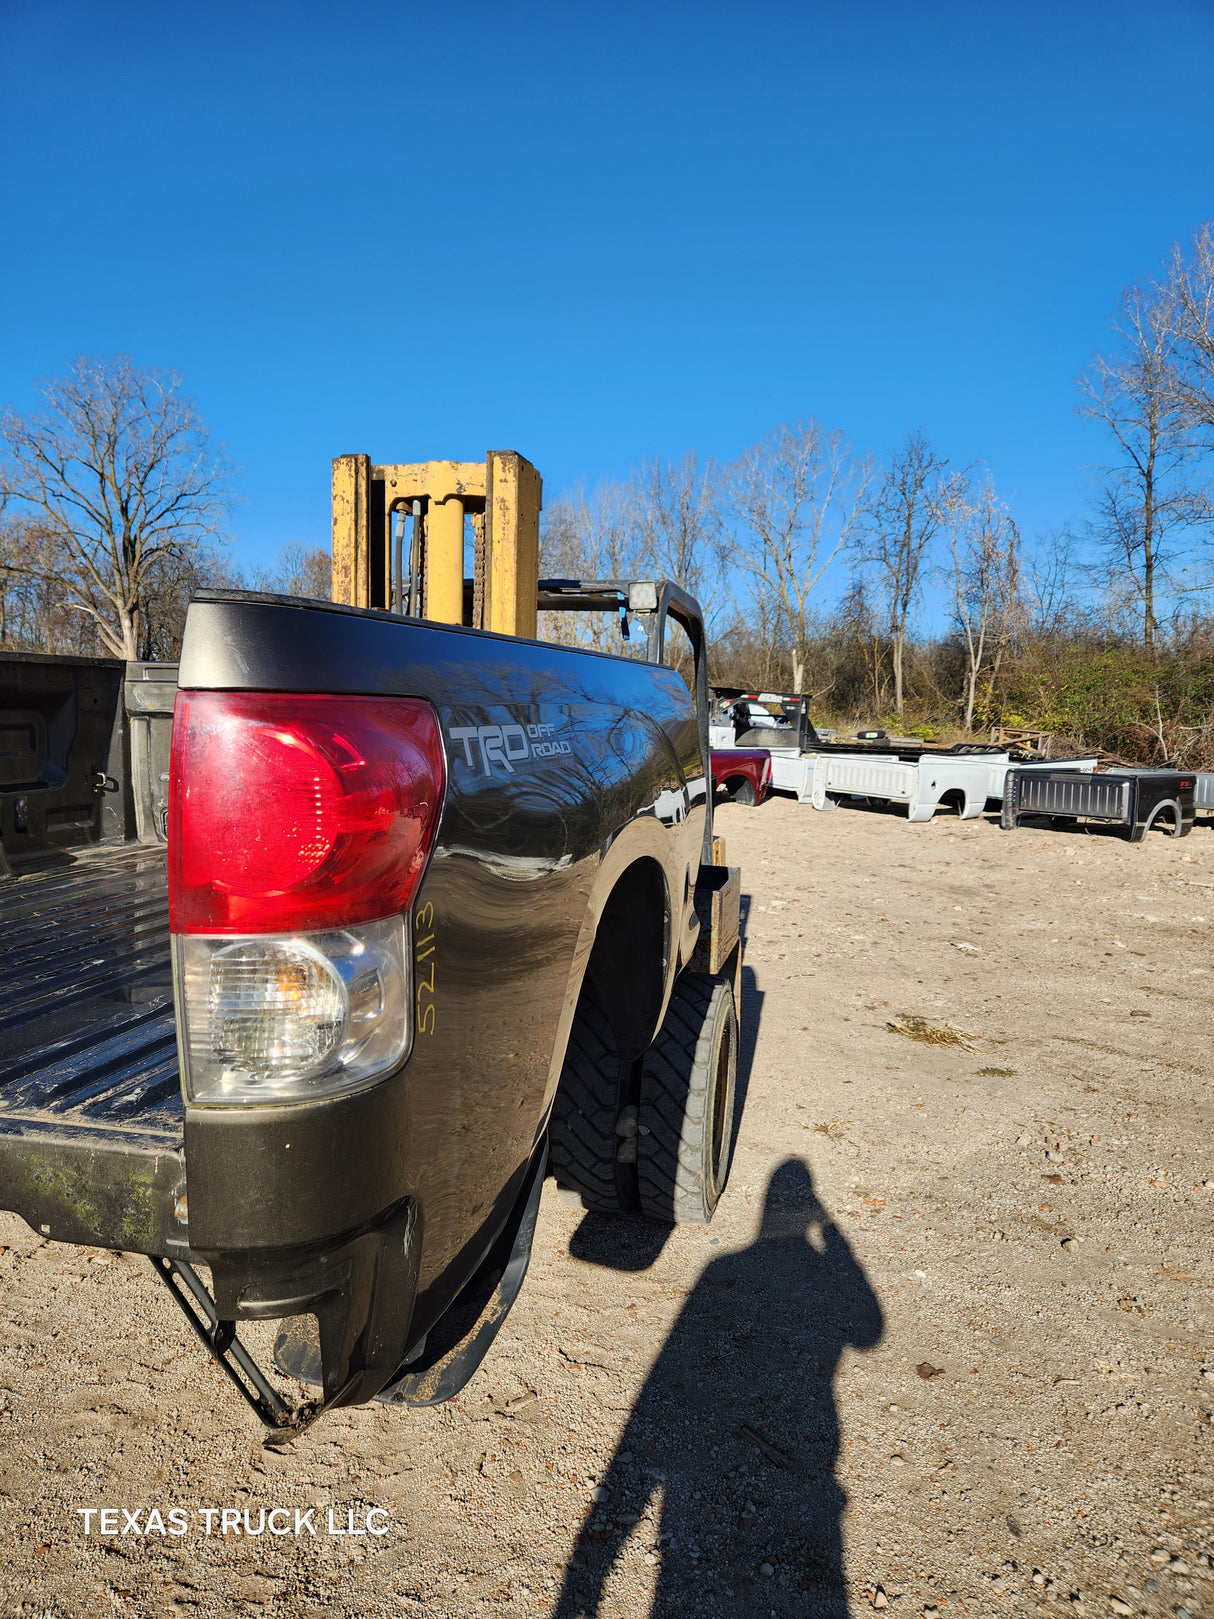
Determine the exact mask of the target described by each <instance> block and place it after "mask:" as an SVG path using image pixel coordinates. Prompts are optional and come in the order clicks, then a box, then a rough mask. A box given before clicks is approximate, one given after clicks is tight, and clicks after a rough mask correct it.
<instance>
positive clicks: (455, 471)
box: [333, 450, 543, 639]
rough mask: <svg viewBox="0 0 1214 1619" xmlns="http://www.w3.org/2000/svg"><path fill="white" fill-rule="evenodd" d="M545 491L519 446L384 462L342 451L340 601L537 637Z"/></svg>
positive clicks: (338, 480)
mask: <svg viewBox="0 0 1214 1619" xmlns="http://www.w3.org/2000/svg"><path fill="white" fill-rule="evenodd" d="M542 493H543V484H542V482H541V479H540V475H539V473H538V472H537V471H536V469H535V468H534V467H533V466H532V465H531V463H530V461H527V460H525V459H524V457H523V456H521V455H519V454H517V453H516V452H515V451H514V450H490V451H489V453H488V455H487V456H486V457H485V459H484V461H483V462H482V461H420V462H416V463H413V464H410V465H405V466H382V467H377V466H373V465H372V463H371V458H370V456H367V455H339V456H337V457H336V458H335V459H334V462H333V600H334V601H335V602H344V603H346V604H348V605H349V606H352V607H378V608H382V609H384V610H386V611H388V612H396V613H407V614H409V615H410V616H411V617H414V618H428V619H433V620H436V621H437V622H439V623H442V624H466V625H470V626H471V627H472V628H474V629H480V630H497V631H498V632H500V633H501V634H504V635H522V636H526V637H528V638H530V639H534V637H535V632H536V593H537V587H538V583H539V521H540V505H541V499H542ZM466 521H468V522H469V523H470V526H471V530H472V532H471V559H470V560H471V564H472V566H471V572H470V574H466V573H465V566H464V556H465V537H464V530H465V522H466Z"/></svg>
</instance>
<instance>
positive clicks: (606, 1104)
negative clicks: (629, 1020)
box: [548, 991, 637, 1214]
mask: <svg viewBox="0 0 1214 1619" xmlns="http://www.w3.org/2000/svg"><path fill="white" fill-rule="evenodd" d="M632 1070H633V1064H632V1063H631V1062H630V1061H629V1060H628V1058H626V1057H623V1056H621V1055H620V1052H619V1050H618V1048H617V1045H616V1041H615V1036H614V1034H613V1032H612V1028H611V1024H610V1022H609V1021H608V1019H607V1017H606V1016H605V1015H604V1013H603V1011H602V1009H601V1008H600V1007H599V1005H598V1004H597V1002H596V1001H595V1000H594V999H593V998H592V997H591V995H590V994H589V992H588V991H583V993H582V998H581V1000H580V1001H579V1002H578V1008H577V1011H576V1012H575V1013H574V1017H573V1027H572V1028H571V1029H570V1031H569V1044H568V1046H567V1047H566V1049H565V1064H564V1067H563V1068H562V1069H561V1080H560V1084H559V1085H558V1086H557V1090H556V1098H555V1100H554V1101H553V1104H552V1117H551V1119H550V1120H549V1124H548V1165H549V1168H550V1170H551V1172H552V1174H553V1175H554V1176H555V1177H556V1184H557V1187H558V1189H559V1190H560V1191H561V1192H562V1193H564V1194H566V1200H567V1201H570V1202H572V1201H575V1200H576V1201H578V1202H580V1204H581V1206H582V1207H583V1208H584V1209H590V1210H593V1211H594V1212H595V1213H597V1214H628V1213H635V1212H636V1206H637V1204H636V1191H635V1187H636V1166H635V1164H634V1163H621V1162H620V1161H619V1158H618V1154H619V1150H620V1148H621V1145H622V1142H621V1140H620V1138H619V1137H618V1136H617V1133H616V1124H617V1121H618V1120H619V1118H620V1114H621V1111H622V1110H623V1109H624V1108H625V1107H626V1106H627V1103H628V1092H629V1088H630V1085H631V1080H632ZM634 1129H635V1126H634ZM626 1156H627V1155H626Z"/></svg>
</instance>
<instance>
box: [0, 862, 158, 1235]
mask: <svg viewBox="0 0 1214 1619" xmlns="http://www.w3.org/2000/svg"><path fill="white" fill-rule="evenodd" d="M183 1118H184V1112H183V1107H182V1101H181V1091H180V1082H179V1079H178V1071H177V1045H176V1038H175V1032H174V1020H173V995H172V982H171V976H170V961H169V934H168V909H167V893H166V869H165V855H164V850H163V848H162V847H161V848H156V847H140V848H134V849H132V848H129V847H128V848H124V849H119V850H114V851H98V852H97V853H95V854H89V855H86V856H83V857H81V858H79V859H77V860H75V861H74V862H73V863H72V865H71V866H70V867H67V868H61V869H57V870H54V871H48V872H41V873H38V874H36V875H31V876H27V877H21V878H17V879H15V880H12V881H10V882H5V883H3V884H2V885H0V1207H4V1208H8V1209H11V1210H13V1212H15V1213H17V1214H19V1215H21V1216H22V1218H23V1219H25V1220H26V1221H28V1223H29V1224H30V1225H32V1226H33V1227H34V1228H35V1230H41V1231H42V1232H43V1233H44V1234H46V1235H48V1236H51V1237H53V1238H55V1239H57V1240H60V1241H66V1242H80V1243H90V1244H97V1245H99V1246H106V1247H115V1248H125V1249H130V1250H132V1251H138V1252H144V1253H166V1254H174V1255H182V1254H183V1253H184V1252H185V1251H186V1250H187V1249H188V1238H187V1235H186V1228H185V1208H186V1206H185V1197H184V1192H185V1165H184V1155H183V1152H182V1125H183ZM175 1209H176V1214H175V1213H174V1210H175Z"/></svg>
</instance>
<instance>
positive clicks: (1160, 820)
mask: <svg viewBox="0 0 1214 1619" xmlns="http://www.w3.org/2000/svg"><path fill="white" fill-rule="evenodd" d="M1180 824H1181V822H1180V805H1179V804H1177V803H1175V802H1173V801H1172V800H1170V799H1169V800H1167V801H1166V802H1165V803H1162V804H1159V805H1157V806H1156V807H1155V809H1153V810H1152V811H1151V819H1150V820H1149V821H1148V822H1147V831H1148V832H1151V831H1154V830H1155V828H1156V827H1159V828H1160V829H1161V830H1163V831H1170V833H1171V835H1172V836H1173V837H1174V836H1175V835H1176V833H1177V832H1179V831H1180Z"/></svg>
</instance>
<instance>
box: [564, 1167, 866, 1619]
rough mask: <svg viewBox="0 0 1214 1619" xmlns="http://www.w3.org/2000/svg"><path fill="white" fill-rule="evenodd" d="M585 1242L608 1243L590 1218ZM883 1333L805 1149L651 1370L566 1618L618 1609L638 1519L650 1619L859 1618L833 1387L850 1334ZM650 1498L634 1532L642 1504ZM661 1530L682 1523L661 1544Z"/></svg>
mask: <svg viewBox="0 0 1214 1619" xmlns="http://www.w3.org/2000/svg"><path fill="white" fill-rule="evenodd" d="M604 1235H605V1234H604ZM579 1242H580V1243H581V1244H582V1245H583V1246H590V1247H594V1246H597V1242H598V1239H597V1234H596V1233H595V1232H594V1230H593V1229H591V1230H589V1231H588V1230H587V1227H586V1223H585V1222H584V1223H583V1226H582V1227H580V1228H579V1231H578V1234H577V1237H576V1238H575V1244H576V1243H579ZM586 1257H587V1258H590V1257H592V1255H591V1254H590V1253H587V1254H586ZM594 1257H598V1256H597V1255H596V1256H594ZM638 1257H639V1255H638ZM598 1262H600V1263H602V1262H603V1261H602V1259H599V1261H598ZM628 1268H640V1267H639V1266H632V1267H628ZM881 1331H882V1318H881V1309H880V1306H879V1304H878V1302H877V1298H876V1295H875V1294H874V1292H873V1290H872V1288H871V1287H870V1286H869V1284H868V1281H867V1279H866V1278H865V1276H864V1272H863V1271H862V1269H861V1268H860V1266H859V1264H858V1263H857V1261H856V1259H855V1257H854V1255H853V1254H852V1252H851V1249H850V1247H849V1246H848V1243H847V1240H846V1238H845V1237H844V1236H843V1234H842V1232H841V1231H840V1230H839V1229H838V1227H837V1226H836V1225H835V1224H834V1223H833V1222H832V1220H831V1219H830V1217H829V1215H828V1214H827V1213H826V1210H825V1209H824V1208H823V1207H822V1205H821V1204H820V1203H819V1201H818V1198H817V1196H816V1194H815V1192H814V1189H813V1183H812V1181H811V1178H810V1175H809V1171H808V1170H807V1169H806V1167H805V1165H804V1164H802V1163H801V1162H800V1161H799V1160H796V1159H789V1160H788V1161H787V1162H786V1163H784V1164H782V1165H781V1166H780V1168H779V1169H777V1170H776V1172H775V1173H774V1174H773V1176H772V1178H771V1182H770V1184H769V1186H768V1189H767V1196H766V1201H765V1205H764V1210H763V1222H762V1229H761V1230H760V1233H759V1235H758V1237H757V1239H756V1240H755V1242H754V1243H752V1244H751V1246H750V1247H748V1248H746V1249H744V1250H742V1251H741V1252H739V1253H734V1254H724V1255H722V1256H721V1258H719V1259H716V1260H713V1262H712V1263H711V1264H710V1265H709V1266H708V1268H707V1269H706V1270H705V1271H704V1273H703V1275H702V1276H701V1277H700V1279H699V1281H698V1282H697V1284H696V1286H695V1289H694V1291H693V1292H692V1294H691V1296H690V1297H689V1298H688V1300H687V1303H686V1304H685V1306H684V1307H683V1310H682V1311H681V1313H680V1315H679V1318H678V1320H677V1321H676V1322H675V1324H674V1327H673V1328H672V1330H671V1333H670V1336H669V1338H668V1339H667V1341H666V1343H665V1345H664V1346H663V1348H662V1351H661V1354H660V1355H659V1357H658V1359H657V1361H656V1362H655V1364H654V1366H653V1370H652V1371H651V1372H650V1374H649V1376H648V1377H647V1378H646V1380H645V1384H644V1386H643V1388H642V1389H641V1392H640V1394H639V1395H638V1397H637V1402H636V1405H635V1406H634V1408H633V1411H632V1413H631V1415H630V1417H629V1419H628V1423H627V1426H626V1427H625V1430H624V1433H623V1436H622V1438H621V1440H620V1443H619V1446H618V1447H617V1450H616V1454H615V1457H614V1458H613V1460H612V1464H611V1469H610V1472H609V1474H608V1476H607V1477H606V1478H605V1480H604V1483H605V1485H606V1487H607V1488H608V1490H609V1491H610V1497H609V1499H608V1500H607V1501H605V1502H603V1503H602V1504H601V1505H598V1506H592V1507H590V1508H589V1509H588V1511H587V1516H586V1518H585V1520H584V1522H583V1524H582V1527H581V1530H580V1532H579V1535H578V1542H577V1548H576V1551H575V1553H574V1556H573V1560H572V1563H571V1565H570V1567H569V1569H568V1570H567V1572H566V1576H565V1583H564V1587H563V1589H562V1591H561V1595H560V1599H559V1601H558V1604H557V1607H556V1610H555V1612H556V1619H575V1616H583V1615H584V1616H586V1619H591V1616H595V1615H599V1614H600V1613H601V1612H602V1611H603V1607H602V1604H603V1598H604V1591H605V1588H606V1586H607V1584H608V1582H609V1581H611V1579H612V1575H613V1571H614V1570H615V1569H616V1567H617V1564H618V1561H619V1559H620V1555H621V1551H622V1548H623V1546H624V1544H625V1541H626V1537H627V1536H628V1535H630V1534H634V1533H636V1534H640V1535H641V1536H642V1539H643V1544H644V1545H645V1547H646V1549H647V1550H648V1549H650V1548H652V1549H653V1551H654V1552H655V1553H656V1555H657V1557H658V1570H657V1591H656V1595H655V1598H654V1603H653V1606H652V1609H651V1619H668V1616H670V1615H676V1614H683V1613H687V1614H694V1615H697V1616H698V1615H704V1614H712V1613H720V1614H723V1615H739V1616H741V1615H747V1614H751V1613H756V1614H757V1613H761V1614H763V1615H767V1614H769V1613H771V1612H773V1611H774V1612H775V1613H776V1614H778V1615H781V1616H783V1615H785V1614H789V1615H791V1614H798V1615H804V1614H812V1615H815V1616H821V1615H826V1616H829V1619H845V1615H846V1614H847V1601H846V1597H845V1595H844V1590H843V1566H844V1564H843V1555H844V1552H843V1539H842V1531H841V1526H840V1515H841V1513H842V1510H843V1506H844V1495H843V1491H842V1490H841V1488H840V1487H839V1485H838V1483H837V1481H836V1479H835V1463H836V1459H837V1456H838V1449H839V1423H838V1416H837V1413H836V1408H835V1399H834V1392H833V1386H832V1384H833V1378H834V1374H835V1370H836V1368H837V1366H838V1363H839V1358H840V1356H841V1355H842V1353H843V1350H844V1349H845V1347H847V1346H848V1345H851V1346H853V1347H855V1348H857V1349H871V1348H872V1347H873V1346H874V1345H875V1344H876V1343H877V1342H878V1340H879V1339H880V1336H881ZM740 1428H749V1429H751V1430H753V1431H754V1432H755V1433H756V1434H758V1435H760V1436H761V1437H762V1438H763V1439H764V1440H766V1441H767V1442H768V1443H769V1444H770V1445H772V1446H774V1447H776V1449H777V1450H778V1451H779V1452H780V1453H781V1454H782V1455H783V1456H784V1457H785V1458H786V1461H787V1465H786V1466H779V1465H776V1464H775V1463H773V1462H772V1461H770V1460H769V1459H767V1457H765V1455H764V1454H763V1453H762V1452H761V1451H760V1450H759V1449H757V1448H756V1447H755V1446H754V1445H753V1444H752V1443H750V1442H749V1441H747V1440H746V1439H744V1438H741V1437H739V1432H738V1430H739V1429H740ZM714 1452H715V1453H714ZM748 1502H750V1503H753V1505H754V1508H755V1511H754V1513H753V1515H750V1514H745V1513H744V1509H745V1507H746V1505H747V1503H748ZM647 1507H651V1508H652V1509H653V1510H652V1512H651V1513H650V1514H649V1515H648V1516H646V1517H645V1518H644V1519H643V1521H642V1522H641V1524H639V1525H638V1526H637V1527H636V1529H633V1528H632V1527H631V1526H630V1525H629V1523H628V1521H627V1520H628V1516H629V1515H630V1514H636V1513H640V1514H644V1513H645V1511H646V1508H647ZM659 1534H660V1535H661V1536H662V1537H669V1538H668V1539H666V1538H663V1539H662V1541H661V1543H660V1547H659V1546H658V1545H657V1544H656V1539H657V1536H658V1535H659ZM764 1566H768V1567H770V1568H771V1569H772V1570H773V1572H772V1573H771V1574H769V1575H765V1574H763V1573H762V1572H761V1569H762V1568H763V1567H764ZM630 1594H631V1593H630Z"/></svg>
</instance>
